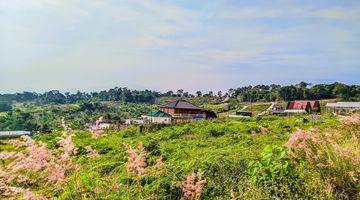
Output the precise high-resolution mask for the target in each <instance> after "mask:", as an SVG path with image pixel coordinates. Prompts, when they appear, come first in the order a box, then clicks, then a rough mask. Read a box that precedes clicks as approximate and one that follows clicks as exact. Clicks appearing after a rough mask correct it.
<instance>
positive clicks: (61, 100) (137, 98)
mask: <svg viewBox="0 0 360 200" xmlns="http://www.w3.org/2000/svg"><path fill="white" fill-rule="evenodd" d="M158 97H185V98H191V97H210V98H214V97H217V98H223V97H231V98H236V99H238V100H239V101H246V102H249V101H251V102H255V101H274V100H285V101H288V100H296V99H328V98H341V99H343V100H357V99H359V98H360V86H359V85H346V84H342V83H337V82H335V83H332V84H316V85H311V84H309V83H306V82H301V83H299V84H295V85H287V86H281V85H276V84H271V85H256V86H246V87H239V88H235V89H232V88H231V89H229V90H228V91H226V93H223V92H222V91H218V92H217V93H216V94H215V93H214V92H213V91H209V92H207V93H203V92H201V91H197V92H195V94H191V93H190V92H186V91H184V90H183V89H179V90H177V91H175V92H174V91H168V92H158V91H151V90H130V89H128V88H126V87H124V88H121V87H115V88H112V89H109V90H104V91H100V92H91V93H86V92H80V91H78V92H77V93H73V94H71V93H69V92H66V93H61V92H59V91H58V90H52V91H48V92H45V93H42V94H40V93H35V92H22V93H16V94H0V111H1V110H2V111H6V109H9V106H8V104H9V103H12V102H29V101H32V102H38V103H44V104H48V103H55V104H69V103H77V102H84V101H120V102H127V103H154V102H155V99H156V98H158Z"/></svg>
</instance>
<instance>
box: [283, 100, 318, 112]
mask: <svg viewBox="0 0 360 200" xmlns="http://www.w3.org/2000/svg"><path fill="white" fill-rule="evenodd" d="M286 112H288V113H305V112H306V113H318V112H320V102H319V101H317V100H295V101H290V102H289V103H288V104H287V106H286Z"/></svg>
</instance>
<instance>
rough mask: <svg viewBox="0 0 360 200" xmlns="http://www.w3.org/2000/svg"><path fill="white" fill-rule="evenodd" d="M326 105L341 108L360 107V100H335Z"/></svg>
mask: <svg viewBox="0 0 360 200" xmlns="http://www.w3.org/2000/svg"><path fill="white" fill-rule="evenodd" d="M326 107H333V108H335V107H337V108H339V107H341V108H360V102H337V103H327V104H326Z"/></svg>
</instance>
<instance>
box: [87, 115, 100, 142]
mask: <svg viewBox="0 0 360 200" xmlns="http://www.w3.org/2000/svg"><path fill="white" fill-rule="evenodd" d="M102 121H103V117H100V118H99V119H97V120H96V121H95V124H93V125H91V126H89V128H88V129H87V130H88V131H90V132H91V135H92V136H91V137H92V138H94V139H98V138H100V137H101V136H102V133H103V132H104V130H103V129H102V128H101V126H100V125H101V122H102Z"/></svg>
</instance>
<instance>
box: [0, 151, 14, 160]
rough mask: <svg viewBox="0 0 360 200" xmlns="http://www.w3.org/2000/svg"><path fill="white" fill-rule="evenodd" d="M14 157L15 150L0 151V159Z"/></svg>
mask: <svg viewBox="0 0 360 200" xmlns="http://www.w3.org/2000/svg"><path fill="white" fill-rule="evenodd" d="M15 157H16V152H7V151H3V152H0V159H3V160H6V159H10V158H15Z"/></svg>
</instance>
